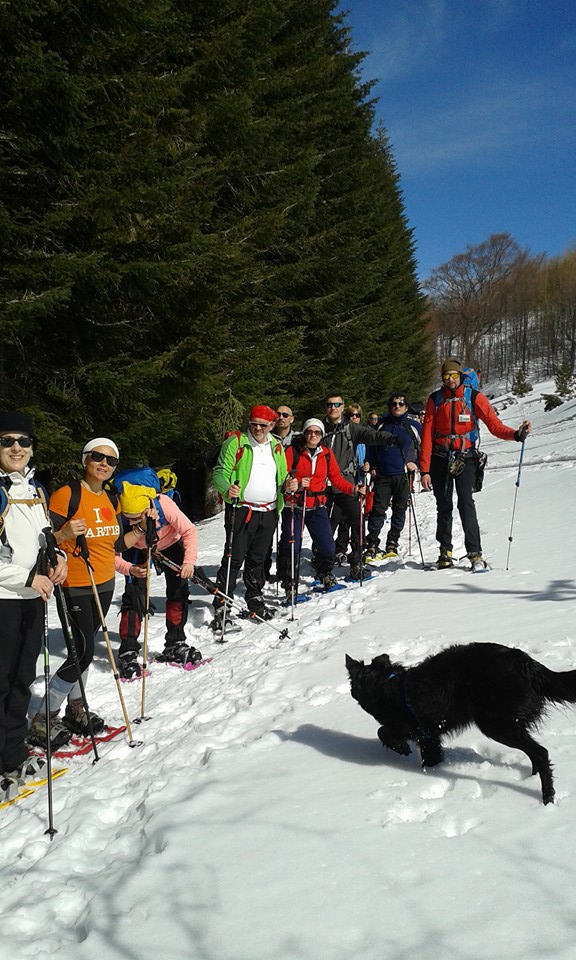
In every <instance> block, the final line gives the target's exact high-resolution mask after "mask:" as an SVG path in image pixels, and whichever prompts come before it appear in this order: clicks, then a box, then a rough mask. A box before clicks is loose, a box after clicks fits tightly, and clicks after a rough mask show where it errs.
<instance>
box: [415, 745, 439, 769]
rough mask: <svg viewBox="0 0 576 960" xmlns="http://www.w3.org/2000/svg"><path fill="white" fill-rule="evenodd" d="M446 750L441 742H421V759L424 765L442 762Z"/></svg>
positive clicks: (431, 765)
mask: <svg viewBox="0 0 576 960" xmlns="http://www.w3.org/2000/svg"><path fill="white" fill-rule="evenodd" d="M443 759H444V751H443V749H442V747H441V746H440V744H439V743H428V744H425V745H423V744H420V760H421V763H422V766H423V767H436V766H437V765H438V764H439V763H442V761H443Z"/></svg>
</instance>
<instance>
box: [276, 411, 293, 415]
mask: <svg viewBox="0 0 576 960" xmlns="http://www.w3.org/2000/svg"><path fill="white" fill-rule="evenodd" d="M276 413H277V414H278V416H279V417H291V416H292V414H291V413H288V411H287V410H277V411H276Z"/></svg>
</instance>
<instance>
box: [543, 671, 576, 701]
mask: <svg viewBox="0 0 576 960" xmlns="http://www.w3.org/2000/svg"><path fill="white" fill-rule="evenodd" d="M541 679H542V692H543V694H544V696H545V697H546V699H547V700H550V701H552V702H553V703H576V670H565V671H564V672H562V673H556V672H555V671H554V670H549V669H548V668H547V667H543V672H542V673H541Z"/></svg>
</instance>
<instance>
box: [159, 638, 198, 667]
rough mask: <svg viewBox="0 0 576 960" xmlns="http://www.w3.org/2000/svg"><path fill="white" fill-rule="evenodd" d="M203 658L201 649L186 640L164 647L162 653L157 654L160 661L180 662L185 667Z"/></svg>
mask: <svg viewBox="0 0 576 960" xmlns="http://www.w3.org/2000/svg"><path fill="white" fill-rule="evenodd" d="M201 659H202V654H201V653H200V651H199V650H197V649H196V647H192V646H190V645H189V644H187V643H186V642H185V641H184V640H178V641H177V642H176V643H173V644H172V645H171V646H166V647H164V650H163V651H162V653H159V654H158V655H157V656H156V660H158V661H159V662H160V663H180V664H182V666H184V667H185V666H186V664H187V663H198V662H199V661H200V660H201Z"/></svg>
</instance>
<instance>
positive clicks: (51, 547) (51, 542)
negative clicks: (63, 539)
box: [42, 527, 58, 569]
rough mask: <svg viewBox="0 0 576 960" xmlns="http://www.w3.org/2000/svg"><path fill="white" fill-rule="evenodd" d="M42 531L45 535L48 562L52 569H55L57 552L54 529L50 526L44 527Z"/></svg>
mask: <svg viewBox="0 0 576 960" xmlns="http://www.w3.org/2000/svg"><path fill="white" fill-rule="evenodd" d="M42 533H43V534H44V536H45V537H46V554H47V556H48V563H49V564H50V566H51V567H52V568H53V569H56V567H57V565H58V554H57V553H56V537H55V536H54V531H53V530H52V528H51V527H45V528H44V530H43V531H42Z"/></svg>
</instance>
